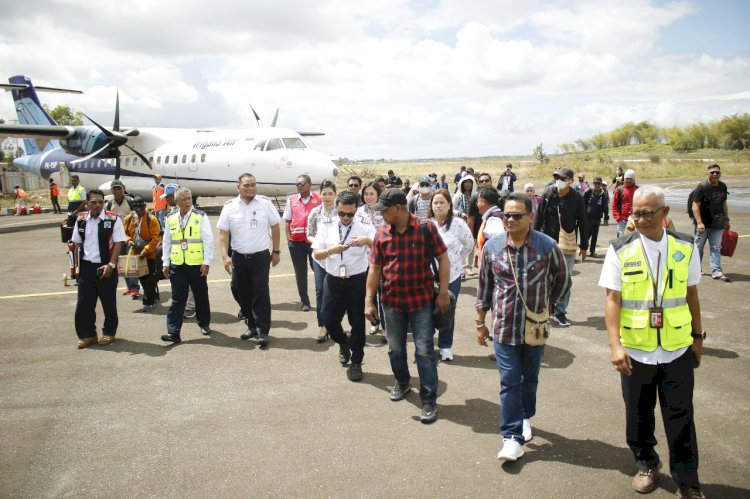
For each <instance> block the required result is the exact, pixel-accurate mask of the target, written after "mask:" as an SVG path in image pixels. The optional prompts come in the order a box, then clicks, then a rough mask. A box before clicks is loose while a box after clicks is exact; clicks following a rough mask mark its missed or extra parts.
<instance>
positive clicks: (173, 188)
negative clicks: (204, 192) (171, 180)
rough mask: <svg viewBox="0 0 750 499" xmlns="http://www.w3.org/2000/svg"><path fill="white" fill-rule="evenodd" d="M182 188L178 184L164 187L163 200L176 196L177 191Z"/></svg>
mask: <svg viewBox="0 0 750 499" xmlns="http://www.w3.org/2000/svg"><path fill="white" fill-rule="evenodd" d="M179 188H180V186H179V185H178V184H167V185H165V186H164V194H162V195H161V198H162V199H164V198H165V197H167V196H169V195H170V194H172V195H174V193H175V192H177V189H179Z"/></svg>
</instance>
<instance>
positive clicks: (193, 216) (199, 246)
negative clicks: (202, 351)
mask: <svg viewBox="0 0 750 499" xmlns="http://www.w3.org/2000/svg"><path fill="white" fill-rule="evenodd" d="M174 198H175V201H176V202H177V206H178V208H179V211H177V212H176V213H173V214H171V215H169V216H168V217H167V222H166V223H167V226H166V228H165V230H164V241H163V244H162V248H163V257H162V260H163V262H164V264H163V268H162V273H163V274H164V277H166V278H168V279H169V280H170V281H171V283H172V304H171V305H170V307H169V312H168V313H167V334H165V335H162V337H161V339H162V340H163V341H169V342H172V343H179V342H180V341H182V339H181V337H180V330H181V329H182V320H183V315H184V313H185V303H186V302H187V295H188V289H190V290H192V291H193V296H194V297H195V311H196V314H197V318H198V327H200V330H201V334H203V335H204V336H208V335H210V334H211V329H210V324H211V306H210V304H209V302H208V282H207V280H206V277H207V276H208V270H209V265H210V264H211V260H212V259H213V256H214V237H213V234H212V233H211V225H210V224H209V222H208V216H207V215H206V214H205V213H204V212H202V211H200V210H196V209H195V208H193V194H192V192H190V189H188V188H187V187H180V188H179V189H178V190H177V192H176V193H175V195H174Z"/></svg>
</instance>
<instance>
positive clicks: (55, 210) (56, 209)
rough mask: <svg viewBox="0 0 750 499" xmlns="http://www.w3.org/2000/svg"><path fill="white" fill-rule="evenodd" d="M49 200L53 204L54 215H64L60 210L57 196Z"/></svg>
mask: <svg viewBox="0 0 750 499" xmlns="http://www.w3.org/2000/svg"><path fill="white" fill-rule="evenodd" d="M49 199H50V201H51V202H52V211H53V212H54V213H62V208H60V202H59V201H58V200H57V196H50V197H49Z"/></svg>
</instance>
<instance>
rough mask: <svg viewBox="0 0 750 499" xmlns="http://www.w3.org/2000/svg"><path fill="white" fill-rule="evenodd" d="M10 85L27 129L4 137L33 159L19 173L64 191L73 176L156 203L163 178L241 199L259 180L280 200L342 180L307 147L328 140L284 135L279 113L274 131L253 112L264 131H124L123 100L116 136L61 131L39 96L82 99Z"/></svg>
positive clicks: (11, 129) (98, 130)
mask: <svg viewBox="0 0 750 499" xmlns="http://www.w3.org/2000/svg"><path fill="white" fill-rule="evenodd" d="M8 81H9V84H0V88H3V89H5V90H6V91H10V92H11V93H12V94H13V100H14V102H15V105H16V113H17V114H18V123H19V124H18V125H2V124H0V137H16V138H22V139H23V140H24V149H25V151H26V155H25V156H21V157H18V158H15V159H14V160H13V165H14V166H16V167H18V168H19V169H22V170H26V171H29V172H31V173H34V174H36V175H40V176H42V177H44V178H45V179H49V178H52V179H54V180H55V182H57V183H58V185H60V186H61V187H63V188H67V187H69V186H70V176H71V175H73V174H75V175H78V177H79V179H80V181H81V185H83V186H84V188H86V189H87V190H88V189H92V188H100V189H102V190H103V191H105V192H108V191H109V185H110V183H111V181H112V180H114V179H115V178H119V179H120V180H122V182H123V183H124V184H125V187H126V189H127V191H128V193H130V194H138V195H140V196H142V197H144V199H150V198H151V192H152V191H151V190H152V188H153V186H154V181H153V176H154V175H155V174H157V173H159V174H161V176H162V182H163V183H170V182H174V183H178V184H180V185H181V186H184V187H188V188H190V190H191V191H192V193H193V197H194V198H197V197H199V196H233V195H236V194H237V186H236V184H237V181H238V178H239V176H240V174H242V173H251V174H253V175H254V176H255V179H256V181H257V184H258V194H263V195H265V196H268V197H276V196H286V195H288V194H291V193H293V192H296V189H295V184H296V180H297V177H299V176H300V175H302V174H307V175H309V176H310V178H311V179H312V181H313V183H318V182H321V181H322V180H324V179H326V178H329V179H333V178H334V177H336V176H337V175H338V173H339V172H338V168H336V165H335V164H334V163H333V161H332V160H331V158H330V157H328V156H326V155H324V154H322V153H320V152H318V151H315V150H314V149H312V148H310V146H308V144H307V143H306V142H305V141H304V139H303V137H304V136H314V135H323V134H322V133H318V132H309V133H306V132H299V133H298V132H296V131H294V130H291V129H287V128H279V127H276V126H275V125H276V120H277V118H278V110H277V111H276V115H275V116H274V118H273V122H272V123H271V126H270V127H264V126H263V124H262V122H261V121H260V118H259V117H258V114H257V113H256V112H255V109H253V113H254V114H255V118H256V121H257V122H258V126H259V128H257V129H242V130H201V129H184V128H140V129H138V128H127V129H121V128H120V125H119V114H120V109H119V95H118V97H117V100H116V105H115V120H114V126H113V127H112V128H111V129H107V128H104V127H102V126H100V125H99V124H98V123H96V122H94V121H93V120H91V119H90V118H89V120H90V121H91V122H92V123H94V125H93V126H91V125H87V126H59V125H57V123H55V121H54V120H53V119H52V118H51V117H50V116H49V114H47V112H46V111H45V110H44V108H43V107H42V105H41V103H40V101H39V98H38V96H37V91H47V92H68V93H82V92H80V91H77V90H69V89H62V88H52V87H40V86H37V87H34V85H33V84H32V82H31V80H30V79H29V77H27V76H20V75H19V76H12V77H10V78H9V79H8ZM87 118H88V117H87ZM121 148H123V149H122V150H121Z"/></svg>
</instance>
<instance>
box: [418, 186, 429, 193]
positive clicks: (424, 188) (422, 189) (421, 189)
mask: <svg viewBox="0 0 750 499" xmlns="http://www.w3.org/2000/svg"><path fill="white" fill-rule="evenodd" d="M419 192H420V193H422V194H429V193H430V188H429V187H420V188H419Z"/></svg>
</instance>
